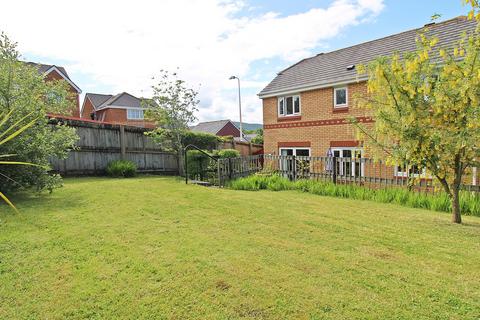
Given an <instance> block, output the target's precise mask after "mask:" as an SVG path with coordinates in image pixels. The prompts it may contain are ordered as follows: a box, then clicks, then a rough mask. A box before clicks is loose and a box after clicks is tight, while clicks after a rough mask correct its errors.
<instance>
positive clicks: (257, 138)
mask: <svg viewBox="0 0 480 320" xmlns="http://www.w3.org/2000/svg"><path fill="white" fill-rule="evenodd" d="M254 133H256V134H257V135H256V136H255V137H254V138H253V139H252V141H251V142H252V143H257V144H263V129H257V130H255V132H254Z"/></svg>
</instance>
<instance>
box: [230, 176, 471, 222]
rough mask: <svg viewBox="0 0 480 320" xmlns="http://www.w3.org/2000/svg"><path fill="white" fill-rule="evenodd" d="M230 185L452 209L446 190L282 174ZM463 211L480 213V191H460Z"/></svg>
mask: <svg viewBox="0 0 480 320" xmlns="http://www.w3.org/2000/svg"><path fill="white" fill-rule="evenodd" d="M230 188H232V189H235V190H251V191H257V190H272V191H283V190H298V191H301V192H306V193H311V194H315V195H320V196H329V197H337V198H346V199H356V200H368V201H375V202H380V203H393V204H398V205H401V206H405V207H411V208H420V209H427V210H434V211H440V212H451V209H452V208H451V202H450V198H449V197H448V195H447V194H446V193H443V192H439V193H435V194H431V193H428V194H426V193H421V192H414V191H410V190H407V189H403V188H385V189H370V188H368V187H364V186H358V185H352V184H334V183H332V182H325V181H315V180H309V179H301V180H297V181H295V182H292V181H290V180H289V179H287V178H285V177H282V176H280V175H278V174H271V175H266V174H256V175H252V176H249V177H245V178H240V179H237V180H234V181H232V182H231V183H230ZM460 206H461V210H462V213H464V214H466V215H473V216H480V194H478V193H477V194H474V193H471V192H466V191H462V192H461V194H460Z"/></svg>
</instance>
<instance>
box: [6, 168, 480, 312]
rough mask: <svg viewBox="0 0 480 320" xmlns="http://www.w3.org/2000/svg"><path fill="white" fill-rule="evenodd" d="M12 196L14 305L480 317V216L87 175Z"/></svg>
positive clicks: (10, 282) (9, 270)
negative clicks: (46, 191) (459, 219)
mask: <svg viewBox="0 0 480 320" xmlns="http://www.w3.org/2000/svg"><path fill="white" fill-rule="evenodd" d="M14 200H15V202H16V204H17V205H18V207H19V209H20V210H21V213H20V214H14V213H12V212H11V211H9V210H7V207H6V206H0V211H1V212H0V318H1V319H26V318H28V319H37V318H40V319H47V318H48V319H65V318H73V319H84V318H89V319H92V318H93V319H100V318H101V319H116V318H117V319H118V318H124V319H137V318H148V319H237V318H250V319H480V219H479V218H475V217H465V219H464V220H465V224H464V225H461V226H459V225H454V224H451V223H450V222H449V221H450V216H449V215H448V214H441V213H436V212H431V211H424V210H417V209H406V208H403V207H398V206H394V205H384V204H377V203H372V202H362V201H355V200H343V199H335V198H327V197H320V196H316V195H311V194H302V193H299V192H296V191H285V192H270V191H260V192H248V191H232V190H221V189H214V188H204V187H199V186H192V185H189V186H185V185H184V184H183V183H182V182H181V181H180V180H177V179H175V178H165V177H144V178H135V179H131V180H115V179H107V178H81V179H69V180H66V183H65V187H64V188H63V189H60V190H57V191H55V192H54V193H53V194H52V195H45V196H42V197H28V196H22V197H17V198H16V199H14Z"/></svg>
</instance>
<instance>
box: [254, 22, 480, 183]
mask: <svg viewBox="0 0 480 320" xmlns="http://www.w3.org/2000/svg"><path fill="white" fill-rule="evenodd" d="M476 26H477V24H476V22H475V21H472V20H467V19H466V18H465V17H458V18H455V19H451V20H448V21H444V22H440V23H431V24H429V25H428V29H429V31H428V34H429V35H431V36H435V37H437V38H438V39H439V43H438V46H442V47H451V46H453V45H454V44H455V43H456V42H457V41H458V40H459V39H460V37H461V34H462V32H463V31H473V30H474V29H475V28H476ZM422 29H423V28H419V29H413V30H409V31H405V32H402V33H398V34H394V35H391V36H387V37H384V38H381V39H377V40H373V41H368V42H365V43H361V44H358V45H354V46H351V47H348V48H344V49H339V50H335V51H332V52H328V53H320V54H318V55H316V56H314V57H311V58H306V59H303V60H301V61H299V62H297V63H295V64H294V65H292V66H290V67H288V68H286V69H285V70H283V71H281V72H279V73H278V74H277V76H276V77H275V78H274V79H273V80H272V81H271V82H270V83H269V84H268V85H267V86H266V87H265V88H264V89H263V90H262V91H261V92H260V93H259V97H260V98H261V99H262V100H263V122H264V151H265V154H276V155H292V156H293V155H296V156H314V157H325V156H330V155H332V156H336V157H340V158H342V157H344V158H359V157H363V156H364V155H363V150H362V142H361V141H358V140H357V138H356V132H355V128H354V126H353V125H352V124H351V123H350V122H349V121H348V118H350V117H356V118H357V119H358V121H359V122H361V123H364V124H365V125H366V126H371V124H372V123H373V121H374V119H372V117H371V116H370V115H369V113H368V112H366V111H364V110H359V109H356V108H353V106H354V105H355V96H356V95H357V94H364V93H366V91H367V87H366V81H367V79H366V78H365V77H364V78H358V76H357V71H356V70H355V66H357V65H360V64H366V63H368V62H370V61H372V60H374V59H375V58H376V57H378V56H390V55H392V54H393V53H394V52H396V51H398V52H407V51H414V50H415V49H416V41H415V39H416V37H417V35H418V33H419V32H420V31H421V30H422ZM352 166H355V164H354V163H352ZM357 169H358V168H357ZM362 170H363V169H362ZM398 170H399V169H398V168H397V169H396V173H395V174H401V172H399V171H398ZM397 171H398V172H397ZM348 172H352V173H355V172H356V169H355V168H354V167H352V168H351V170H348ZM357 172H358V170H357Z"/></svg>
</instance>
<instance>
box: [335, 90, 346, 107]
mask: <svg viewBox="0 0 480 320" xmlns="http://www.w3.org/2000/svg"><path fill="white" fill-rule="evenodd" d="M333 102H334V104H333V106H334V107H335V108H346V107H347V104H348V89H347V87H341V88H334V89H333Z"/></svg>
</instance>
